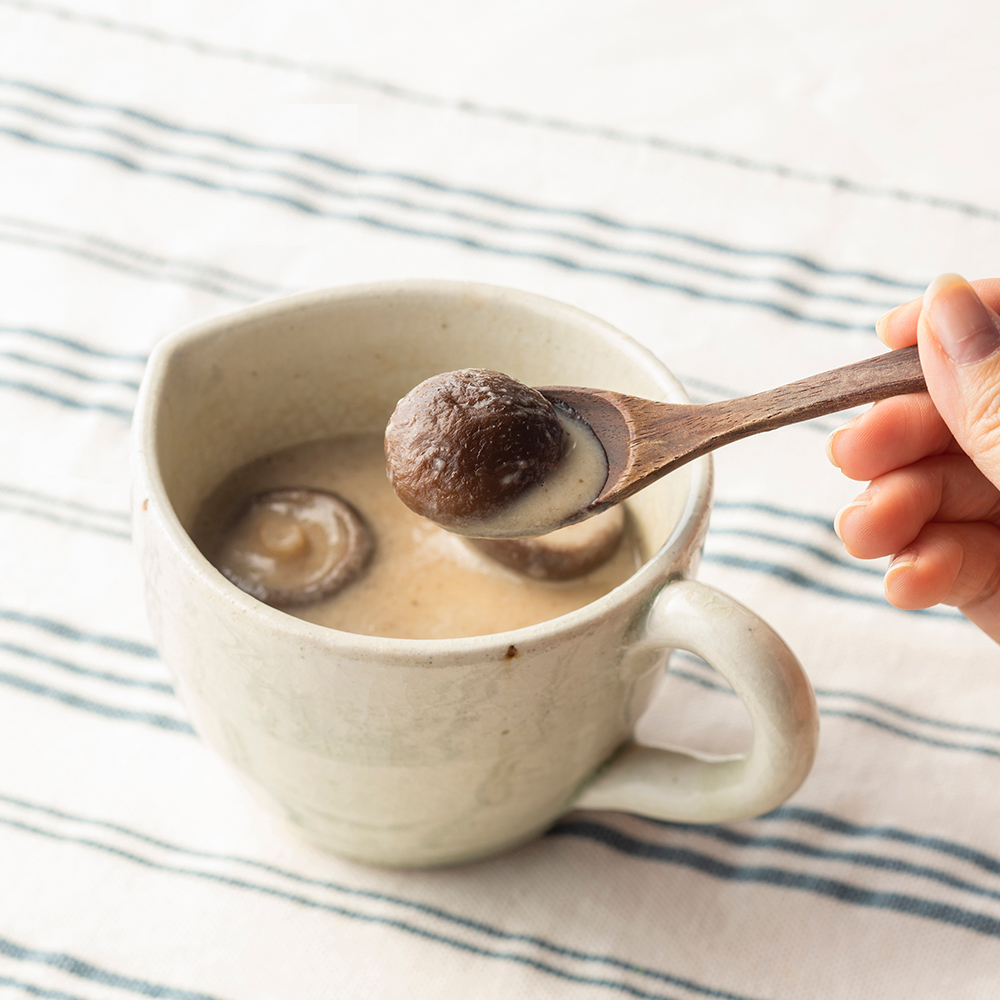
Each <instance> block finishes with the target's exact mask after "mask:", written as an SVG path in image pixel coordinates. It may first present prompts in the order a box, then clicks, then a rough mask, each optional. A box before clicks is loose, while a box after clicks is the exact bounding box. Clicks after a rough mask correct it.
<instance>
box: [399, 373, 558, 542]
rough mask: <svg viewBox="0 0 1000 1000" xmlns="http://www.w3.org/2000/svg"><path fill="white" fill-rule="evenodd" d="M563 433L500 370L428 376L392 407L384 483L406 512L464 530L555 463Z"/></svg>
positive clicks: (548, 409)
mask: <svg viewBox="0 0 1000 1000" xmlns="http://www.w3.org/2000/svg"><path fill="white" fill-rule="evenodd" d="M566 442H567V436H566V432H565V430H564V429H563V427H562V424H561V423H560V422H559V418H558V417H557V416H556V412H555V408H554V407H553V405H552V403H551V402H549V400H547V399H546V398H545V397H544V396H543V395H542V394H541V393H540V392H539V391H538V390H537V389H533V388H531V387H530V386H527V385H524V384H523V383H521V382H518V381H517V380H516V379H513V378H511V377H510V376H508V375H504V374H503V373H502V372H497V371H492V370H490V369H485V368H464V369H461V370H459V371H453V372H445V373H444V374H442V375H435V376H434V377H433V378H429V379H427V380H426V381H424V382H421V383H420V385H418V386H417V387H416V388H414V389H412V390H411V391H410V392H409V393H407V395H405V396H404V397H403V398H402V399H401V400H400V401H399V403H398V404H397V405H396V409H395V411H394V412H393V414H392V417H391V418H390V420H389V424H388V426H387V427H386V432H385V453H386V464H387V470H388V474H389V479H390V481H391V482H392V485H393V488H394V489H395V491H396V494H397V496H398V497H399V498H400V500H402V501H403V503H404V504H406V506H407V507H409V508H410V509H411V510H413V511H416V512H417V513H418V514H421V515H423V516H424V517H427V518H429V519H430V520H432V521H434V522H435V523H437V524H440V525H441V526H442V527H445V528H453V529H456V530H463V529H465V530H466V531H467V529H469V528H470V526H473V527H474V525H475V524H476V523H477V522H483V521H486V520H488V519H490V518H491V517H493V516H495V515H496V514H497V513H498V512H500V511H502V510H503V509H505V508H507V507H509V506H510V505H511V504H512V503H513V502H514V501H515V500H517V499H518V498H519V497H521V496H522V494H524V492H525V491H526V490H528V489H530V487H532V486H534V485H535V484H536V483H538V482H540V481H541V480H542V479H543V478H544V477H545V476H546V475H547V474H549V473H550V472H551V471H552V470H553V469H555V468H556V466H557V465H559V463H560V461H561V460H562V457H563V453H564V451H565V449H566Z"/></svg>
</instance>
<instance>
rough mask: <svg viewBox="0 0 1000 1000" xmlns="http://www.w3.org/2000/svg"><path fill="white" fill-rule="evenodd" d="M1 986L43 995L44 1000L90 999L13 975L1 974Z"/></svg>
mask: <svg viewBox="0 0 1000 1000" xmlns="http://www.w3.org/2000/svg"><path fill="white" fill-rule="evenodd" d="M0 986H10V987H13V988H14V989H19V990H20V991H21V992H22V993H23V994H24V995H25V996H29V997H42V998H43V1000H89V998H88V997H85V996H83V995H82V994H80V993H66V992H65V991H64V990H49V989H45V988H44V987H41V986H36V985H35V984H34V983H29V982H28V981H27V980H26V979H14V978H13V977H12V976H0Z"/></svg>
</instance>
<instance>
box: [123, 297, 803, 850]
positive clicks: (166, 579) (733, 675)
mask: <svg viewBox="0 0 1000 1000" xmlns="http://www.w3.org/2000/svg"><path fill="white" fill-rule="evenodd" d="M465 367H479V368H495V369H499V370H500V371H504V372H507V373H508V374H510V375H513V376H514V377H516V378H519V379H521V380H522V381H524V382H527V383H528V384H530V385H543V384H552V383H559V384H563V385H591V386H600V387H603V388H608V389H616V390H619V391H624V392H628V393H631V394H634V395H640V396H646V397H650V398H654V399H655V398H660V399H667V400H673V401H678V402H680V401H686V396H685V394H684V392H683V390H682V389H681V387H680V386H679V384H678V383H677V382H676V380H675V379H674V378H673V377H672V376H671V375H670V373H669V372H668V371H667V370H666V369H665V368H664V367H663V365H661V364H660V362H659V361H657V360H656V358H654V357H653V356H652V355H651V354H649V353H648V352H647V351H646V350H644V349H643V348H641V347H640V346H638V345H637V344H636V343H634V342H633V341H631V340H630V339H629V338H627V337H625V336H624V335H623V334H621V333H619V332H618V331H616V330H614V329H613V328H611V327H609V326H608V325H607V324H606V323H604V322H602V321H600V320H598V319H596V318H594V317H593V316H590V315H587V314H586V313H583V312H581V311H579V310H577V309H575V308H572V307H570V306H568V305H564V304H561V303H558V302H554V301H551V300H549V299H545V298H542V297H539V296H537V295H531V294H527V293H524V292H518V291H513V290H509V289H504V288H497V287H492V286H487V285H478V284H468V283H459V282H444V281H410V282H392V283H385V284H373V285H364V286H359V287H348V288H334V289H330V290H327V291H319V292H313V293H308V294H304V295H296V296H293V297H291V298H285V299H281V300H278V301H274V302H267V303H264V304H262V305H257V306H252V307H250V308H248V309H244V310H242V311H240V312H238V313H236V314H234V315H230V316H225V317H222V318H219V319H213V320H210V321H208V322H206V323H202V324H200V325H198V326H196V327H194V328H191V329H188V330H185V331H183V332H181V333H178V334H176V335H174V336H173V337H170V338H168V339H167V340H166V341H165V342H164V343H162V344H161V345H160V346H159V347H158V348H157V349H156V350H155V351H154V353H153V356H152V358H151V359H150V362H149V366H148V369H147V372H146V376H145V379H144V381H143V385H142V390H141V392H140V396H139V404H138V409H137V411H136V416H135V422H134V427H133V462H134V486H133V504H134V513H133V520H134V536H135V542H136V547H137V550H138V553H139V558H140V560H141V564H142V569H143V573H144V577H145V586H146V599H147V606H148V610H149V617H150V622H151V625H152V629H153V632H154V635H155V638H156V642H157V644H158V647H159V649H160V653H161V655H162V657H163V659H164V660H165V662H166V663H167V665H168V666H169V668H170V670H171V672H172V675H173V677H174V679H175V683H176V687H177V690H178V693H179V695H180V697H181V699H182V700H183V702H184V704H185V706H186V708H187V711H188V713H189V715H190V718H191V721H192V723H193V724H194V726H195V728H196V729H197V731H198V732H199V733H200V734H201V735H202V736H203V737H204V739H205V740H206V741H207V742H208V743H209V744H211V746H213V747H214V748H215V749H216V750H217V751H218V752H219V753H220V754H221V755H222V757H223V758H225V759H226V760H227V761H228V762H229V763H230V764H231V765H233V767H234V768H235V769H236V771H237V772H238V773H239V774H240V775H241V776H242V777H243V778H244V779H245V781H246V783H247V784H248V785H249V787H250V788H251V790H253V791H254V792H255V793H256V794H257V796H258V797H259V798H260V799H262V800H263V801H264V802H265V803H266V804H267V805H269V806H270V807H271V808H272V809H273V810H274V811H276V812H277V813H278V814H279V815H281V816H283V817H284V818H285V819H287V820H288V821H289V822H290V823H291V824H292V825H293V826H294V827H295V828H297V829H298V831H299V832H300V833H302V834H303V835H305V836H307V837H308V838H310V839H312V840H314V841H316V842H319V843H321V844H323V845H326V846H327V847H329V848H330V849H332V850H334V851H336V852H339V853H341V854H344V855H347V856H349V857H352V858H355V859H359V860H363V861H368V862H373V863H376V864H385V865H441V864H451V863H457V862H463V861H468V860H471V859H475V858H480V857H483V856H487V855H490V854H494V853H497V852H500V851H503V850H506V849H508V848H511V847H513V846H515V845H517V844H519V843H521V842H523V841H526V840H528V839H530V838H532V837H534V836H536V835H538V834H540V833H541V832H543V831H544V830H545V829H546V828H547V827H549V826H550V825H551V824H552V823H553V822H554V821H555V820H556V819H557V818H558V817H559V816H561V815H562V814H564V813H565V812H566V811H567V810H570V809H576V808H596V809H618V810H624V811H627V812H633V813H638V814H641V815H644V816H651V817H656V818H660V819H670V820H680V821H684V822H716V821H722V820H732V819H737V818H740V817H746V816H751V815H755V814H759V813H761V812H765V811H767V810H769V809H772V808H774V807H775V806H777V805H778V804H779V803H781V802H782V801H783V800H784V799H785V798H787V796H789V795H790V794H791V793H792V792H793V791H794V790H795V789H796V788H797V787H798V786H799V784H800V783H801V782H802V780H803V779H804V778H805V776H806V774H807V773H808V771H809V768H810V766H811V764H812V760H813V756H814V753H815V749H816V741H817V733H818V723H817V714H816V704H815V699H814V697H813V693H812V689H811V687H810V685H809V682H808V680H807V679H806V677H805V675H804V673H803V672H802V669H801V667H800V666H799V664H798V662H797V660H796V659H795V657H794V656H793V654H792V653H791V652H790V651H789V649H788V648H787V646H786V645H785V644H784V643H783V642H782V641H781V639H780V638H779V637H778V636H777V635H776V634H775V633H774V632H773V631H772V630H771V629H770V628H769V627H768V626H767V625H766V624H764V622H762V621H761V620H760V619H759V618H757V617H756V616H755V615H754V614H753V613H752V612H750V611H748V610H747V609H746V608H744V607H743V606H741V605H740V604H738V603H737V602H736V601H734V600H733V599H732V598H730V597H728V596H726V595H725V594H722V593H720V592H719V591H717V590H715V589H713V588H711V587H709V586H706V585H705V584H702V583H698V582H696V581H694V580H692V579H691V576H692V574H693V573H694V571H695V570H696V568H697V563H698V559H699V555H700V550H701V545H702V541H703V539H704V535H705V531H706V528H707V524H708V516H709V508H710V503H711V479H712V472H711V463H710V460H709V459H708V458H702V459H699V460H697V461H696V462H694V463H692V464H690V465H688V466H686V467H685V468H683V469H681V470H678V471H677V472H675V473H673V474H672V475H670V476H668V477H667V478H665V479H663V480H661V481H660V482H658V483H656V484H654V485H652V486H650V487H648V488H647V489H646V490H644V491H643V492H642V493H640V494H638V495H637V496H636V497H635V498H633V500H632V501H630V504H631V509H632V512H633V515H634V519H635V522H636V524H637V525H638V531H639V534H640V538H641V539H642V541H643V542H644V548H645V550H646V551H647V552H650V553H652V554H651V555H650V557H649V558H648V560H647V561H646V562H645V564H644V565H643V566H642V567H641V568H640V569H639V570H638V571H637V572H636V573H635V574H634V575H633V576H632V577H631V578H629V579H628V580H627V581H626V582H625V583H623V584H621V585H620V586H619V587H617V588H615V589H614V590H613V591H611V592H610V593H608V594H606V595H605V596H604V597H601V598H600V599H598V600H596V601H594V602H593V603H592V604H589V605H587V606H586V607H584V608H582V609H580V610H578V611H575V612H572V613H571V614H567V615H564V616H562V617H560V618H556V619H554V620H551V621H546V622H543V623H541V624H539V625H533V626H530V627H527V628H521V629H517V630H514V631H510V632H505V633H501V634H495V635H482V636H475V637H472V638H463V639H440V640H438V639H387V638H378V637H374V636H367V635H356V634H353V633H348V632H341V631H337V630H334V629H330V628H325V627H322V626H319V625H314V624H312V623H309V622H305V621H302V620H300V619H298V618H294V617H292V616H290V615H288V614H285V613H283V612H281V611H278V610H275V609H274V608H271V607H268V606H266V605H264V604H262V603H260V602H258V601H257V600H255V599H254V598H252V597H250V596H249V595H247V594H245V593H243V592H242V591H241V590H239V589H237V588H236V587H235V586H234V585H233V584H231V583H230V582H229V581H228V580H226V579H225V578H224V577H223V576H222V575H221V574H220V573H219V572H218V571H216V570H215V569H214V568H213V567H212V566H211V565H210V564H209V563H208V561H207V560H206V559H205V558H204V557H203V556H202V555H201V553H200V552H199V551H198V549H197V548H196V547H195V545H194V544H193V542H192V541H191V539H190V537H189V535H188V528H189V527H190V525H191V523H192V519H193V517H194V515H195V513H196V511H197V510H198V507H199V505H200V503H201V502H202V500H203V499H204V497H205V496H206V495H207V494H208V493H209V492H210V491H211V490H212V488H213V487H215V486H216V485H217V484H218V483H219V481H220V480H221V479H222V478H223V477H225V476H226V475H227V474H228V473H229V472H231V471H232V470H234V469H236V468H237V467H239V466H242V465H244V464H245V463H247V462H249V461H251V460H253V459H255V458H258V457H260V456H262V455H264V454H267V453H269V452H272V451H275V450H276V449H279V448H283V447H286V446H289V445H293V444H297V443H299V442H303V441H308V440H312V439H316V438H322V437H328V436H332V435H336V434H341V433H357V432H370V431H380V430H382V429H383V428H384V426H385V422H386V420H387V418H388V416H389V414H390V413H391V411H392V408H393V406H394V404H395V403H396V401H397V399H398V398H399V397H401V396H402V395H404V394H405V393H406V392H407V391H408V390H409V389H411V388H412V387H413V386H414V385H416V384H417V383H418V382H420V381H422V380H423V379H424V378H427V377H428V376H430V375H433V374H435V373H438V372H442V371H450V370H453V369H457V368H465ZM384 599H385V600H387V601H391V600H393V595H392V594H385V595H384ZM512 648H513V650H514V652H515V653H516V655H511V649H512ZM673 648H681V649H686V650H690V651H691V652H693V653H696V654H698V655H699V656H702V657H704V659H706V660H707V661H708V662H709V663H711V664H712V665H713V666H714V667H715V668H716V669H717V670H718V671H719V672H720V673H721V674H722V675H723V676H724V677H725V678H726V679H727V680H728V681H729V682H730V683H731V685H732V687H733V688H734V690H735V691H736V693H737V694H738V695H739V697H740V698H741V699H742V701H743V704H744V705H745V706H746V709H747V710H748V712H749V715H750V718H751V720H752V722H753V738H752V745H751V748H750V750H749V752H748V753H747V754H746V755H745V756H743V757H740V758H736V759H726V760H707V759H699V758H696V757H694V756H688V755H685V754H681V753H674V752H670V751H666V750H661V749H653V748H648V747H643V746H640V745H638V744H636V743H635V742H633V741H632V739H631V734H632V730H633V728H634V725H635V722H636V720H637V718H638V716H639V715H640V714H641V713H642V711H643V710H644V708H645V707H646V705H647V703H648V701H649V699H650V697H651V695H652V692H653V690H654V687H655V684H656V681H657V679H658V677H659V676H660V675H661V673H662V668H663V665H664V663H665V662H666V658H667V657H668V655H669V652H670V650H671V649H673Z"/></svg>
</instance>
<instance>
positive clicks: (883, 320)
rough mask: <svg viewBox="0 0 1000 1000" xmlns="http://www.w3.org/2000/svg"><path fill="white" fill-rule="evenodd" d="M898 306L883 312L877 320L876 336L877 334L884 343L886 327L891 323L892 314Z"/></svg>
mask: <svg viewBox="0 0 1000 1000" xmlns="http://www.w3.org/2000/svg"><path fill="white" fill-rule="evenodd" d="M898 308H899V306H896V308H895V309H890V310H889V311H888V312H886V313H882V315H881V316H879V318H878V319H877V320H876V321H875V336H877V337H878V339H879V340H881V341H882V343H883V344H884V343H885V328H886V327H887V326H888V325H889V320H890V319H892V314H893V313H894V312H895V311H896V309H898Z"/></svg>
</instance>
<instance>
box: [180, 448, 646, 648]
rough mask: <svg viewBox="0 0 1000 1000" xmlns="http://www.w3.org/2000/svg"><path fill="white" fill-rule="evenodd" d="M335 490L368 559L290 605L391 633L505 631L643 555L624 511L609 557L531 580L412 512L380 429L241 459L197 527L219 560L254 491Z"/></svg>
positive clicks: (561, 605)
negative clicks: (364, 534)
mask: <svg viewBox="0 0 1000 1000" xmlns="http://www.w3.org/2000/svg"><path fill="white" fill-rule="evenodd" d="M289 487H295V488H312V489H321V490H328V491H330V492H332V493H336V494H338V495H339V496H341V497H343V498H344V499H345V500H347V501H348V502H349V503H350V504H352V505H353V506H354V507H355V509H356V510H357V511H358V513H359V514H360V515H361V517H362V519H363V520H364V521H365V522H366V524H367V525H368V527H369V529H370V531H371V534H372V536H373V538H374V554H373V555H372V557H371V560H370V562H369V563H368V566H367V569H366V570H365V571H364V572H363V573H362V574H361V576H359V577H358V578H357V579H356V580H354V581H353V582H352V583H350V584H348V585H347V586H345V587H344V589H343V590H341V591H339V592H338V593H336V594H334V595H333V596H332V597H329V598H325V599H322V600H320V601H318V602H317V603H315V604H310V605H305V606H301V607H290V608H287V609H283V610H286V611H287V613H288V614H294V615H296V616H297V617H299V618H303V619H305V620H306V621H311V622H315V623H316V624H319V625H326V626H328V627H330V628H336V629H340V630H342V631H345V632H356V633H360V634H363V635H378V636H385V637H388V638H409V639H443V638H457V637H460V636H469V635H489V634H493V633H496V632H506V631H508V630H510V629H516V628H522V627H524V626H526V625H534V624H537V623H538V622H542V621H547V620H548V619H550V618H556V617H558V616H560V615H564V614H567V613H569V612H570V611H575V610H576V609H578V608H581V607H583V606H584V605H585V604H589V603H590V602H591V601H594V600H596V599H597V598H599V597H601V596H603V595H604V594H606V593H607V592H608V591H610V590H612V589H613V588H615V587H617V586H618V585H619V584H621V583H623V582H624V581H625V580H627V579H628V577H629V576H631V575H632V573H634V572H635V571H636V569H638V568H639V566H640V565H641V564H642V562H643V560H644V558H645V555H644V553H641V552H640V550H639V548H640V547H639V545H638V543H637V541H636V538H635V533H634V531H633V530H632V526H631V521H630V519H628V518H627V519H626V529H625V535H624V538H623V540H622V544H621V545H620V546H619V548H618V550H617V552H616V553H615V555H614V556H612V558H611V559H610V560H609V561H608V562H606V563H605V564H604V565H603V566H600V567H598V568H597V569H595V570H593V571H592V572H590V573H588V574H587V575H585V576H582V577H579V578H577V579H574V580H566V581H547V580H534V579H531V578H529V577H526V576H523V575H521V574H520V573H517V572H515V571H514V570H511V569H508V568H506V567H505V566H503V565H501V564H499V563H497V562H495V561H494V560H493V559H491V558H489V557H488V556H485V555H483V554H482V553H480V552H478V551H476V550H475V549H473V548H472V547H471V546H470V545H469V544H468V543H467V542H466V541H465V540H463V539H462V538H461V537H459V536H458V535H454V534H452V533H450V532H448V531H445V530H443V529H442V528H439V527H438V526H437V525H435V524H433V523H431V522H430V521H428V520H426V519H425V518H423V517H420V516H419V515H418V514H415V513H413V512H412V511H411V510H409V509H408V508H407V507H405V506H404V505H403V503H402V502H401V501H400V500H399V499H398V498H397V497H396V494H395V493H394V492H393V490H392V486H391V485H390V483H389V480H388V478H387V476H386V471H385V455H384V451H383V446H382V436H381V435H380V434H365V435H352V436H347V437H338V438H329V439H325V440H319V441H311V442H307V443H305V444H300V445H295V446H293V447H291V448H287V449H284V450H282V451H278V452H274V453H273V454H270V455H267V456H265V457H264V458H261V459H258V460H256V461H255V462H251V463H250V464H249V465H246V466H244V467H243V468H240V469H237V470H236V471H235V472H234V473H232V474H231V475H230V476H228V477H227V478H226V479H225V480H224V481H223V482H222V483H221V484H220V485H219V486H218V487H217V488H216V489H215V490H214V491H213V492H212V493H211V495H210V496H209V497H208V498H207V499H206V500H205V502H204V503H203V504H202V506H201V509H200V511H199V513H198V516H197V518H196V520H195V523H194V525H193V527H192V531H191V535H192V538H193V539H194V542H195V544H196V545H197V546H198V547H199V549H201V551H202V552H203V553H204V555H205V556H206V558H207V559H209V561H211V562H213V563H214V564H216V565H218V557H219V552H220V550H221V548H222V539H223V537H224V533H225V529H226V525H227V522H228V521H229V519H230V518H231V516H232V513H233V511H234V510H237V509H238V508H239V507H240V505H241V504H242V503H243V502H244V501H245V499H246V498H247V497H248V496H251V495H253V494H256V493H259V492H262V491H265V490H274V489H283V488H289Z"/></svg>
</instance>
